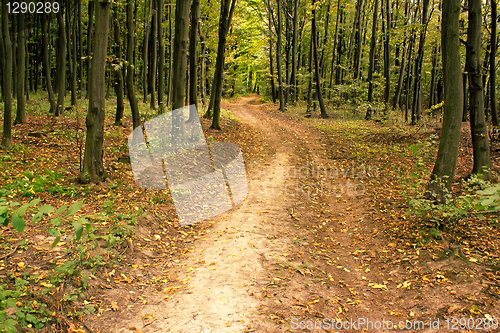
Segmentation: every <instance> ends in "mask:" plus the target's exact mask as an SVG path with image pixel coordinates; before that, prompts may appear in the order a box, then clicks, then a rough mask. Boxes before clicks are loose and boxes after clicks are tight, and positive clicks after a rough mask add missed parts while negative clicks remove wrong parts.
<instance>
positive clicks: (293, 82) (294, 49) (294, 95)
mask: <svg viewBox="0 0 500 333" xmlns="http://www.w3.org/2000/svg"><path fill="white" fill-rule="evenodd" d="M299 5H300V0H295V7H294V13H293V28H292V76H291V78H290V84H291V87H292V88H291V97H292V104H293V105H295V101H296V100H297V34H298V31H297V30H298V20H299Z"/></svg>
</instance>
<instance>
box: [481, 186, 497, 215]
mask: <svg viewBox="0 0 500 333" xmlns="http://www.w3.org/2000/svg"><path fill="white" fill-rule="evenodd" d="M476 193H477V195H478V199H477V200H476V201H475V203H476V204H477V205H476V209H477V210H478V211H482V210H487V211H489V212H498V211H500V184H496V185H492V186H488V187H486V188H485V189H483V190H480V191H477V192H476Z"/></svg>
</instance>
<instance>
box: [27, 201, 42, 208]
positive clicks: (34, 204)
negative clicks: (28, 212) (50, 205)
mask: <svg viewBox="0 0 500 333" xmlns="http://www.w3.org/2000/svg"><path fill="white" fill-rule="evenodd" d="M38 203H40V199H33V200H31V202H30V203H29V206H30V207H33V206H36V205H38Z"/></svg>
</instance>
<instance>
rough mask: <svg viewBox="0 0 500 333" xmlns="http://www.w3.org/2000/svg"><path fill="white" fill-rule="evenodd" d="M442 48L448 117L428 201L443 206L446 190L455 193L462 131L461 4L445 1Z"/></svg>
mask: <svg viewBox="0 0 500 333" xmlns="http://www.w3.org/2000/svg"><path fill="white" fill-rule="evenodd" d="M442 16H443V20H442V22H441V31H442V33H441V45H442V57H443V80H444V85H445V87H446V88H445V90H444V115H443V129H442V133H441V140H440V142H439V149H438V153H437V157H436V163H435V164H434V169H433V170H432V174H431V179H430V182H429V185H428V188H427V193H426V196H427V197H428V198H431V199H434V200H437V201H440V202H443V201H445V196H444V194H445V192H444V190H443V188H446V189H447V190H451V185H452V183H453V178H454V176H455V167H456V164H457V159H458V146H459V143H460V133H461V128H462V122H461V118H462V102H463V99H462V93H463V92H462V71H461V67H462V66H461V64H460V35H459V33H460V31H459V17H460V0H447V1H443V10H442Z"/></svg>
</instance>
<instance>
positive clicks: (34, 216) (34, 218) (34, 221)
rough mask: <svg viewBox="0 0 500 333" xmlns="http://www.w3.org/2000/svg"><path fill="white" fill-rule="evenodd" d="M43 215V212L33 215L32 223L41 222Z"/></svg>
mask: <svg viewBox="0 0 500 333" xmlns="http://www.w3.org/2000/svg"><path fill="white" fill-rule="evenodd" d="M42 216H43V214H42V213H36V214H35V215H33V217H32V218H31V223H37V222H39V221H40V220H41V219H42Z"/></svg>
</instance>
